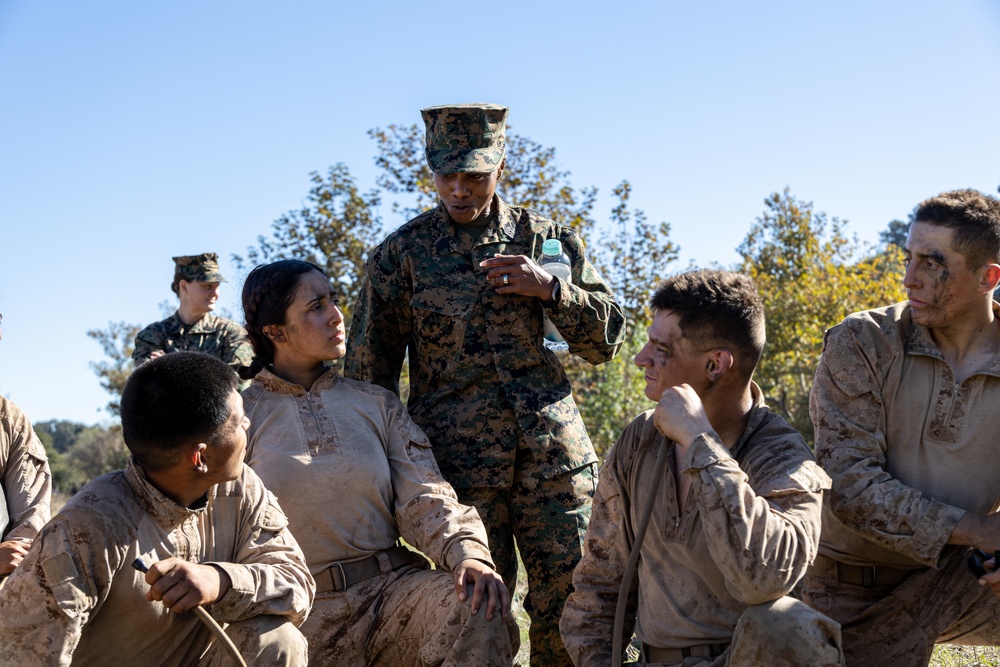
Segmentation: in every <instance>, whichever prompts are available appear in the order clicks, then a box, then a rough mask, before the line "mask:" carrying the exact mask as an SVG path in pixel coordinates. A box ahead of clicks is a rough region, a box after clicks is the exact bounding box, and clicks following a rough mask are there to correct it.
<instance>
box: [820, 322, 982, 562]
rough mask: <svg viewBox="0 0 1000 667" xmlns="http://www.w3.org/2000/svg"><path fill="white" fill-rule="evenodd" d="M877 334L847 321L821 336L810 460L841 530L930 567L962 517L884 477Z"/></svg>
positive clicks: (869, 326)
mask: <svg viewBox="0 0 1000 667" xmlns="http://www.w3.org/2000/svg"><path fill="white" fill-rule="evenodd" d="M876 327H877V325H876V324H874V323H872V322H870V321H868V320H866V319H862V318H857V317H853V316H852V317H851V318H848V319H847V320H845V321H844V323H842V324H840V325H838V326H836V327H833V328H832V329H830V330H829V331H827V333H826V338H825V341H824V345H823V354H822V356H821V357H820V360H819V365H818V366H817V368H816V377H815V380H814V381H813V387H812V391H811V393H810V400H809V414H810V417H811V418H812V422H813V427H814V429H815V433H816V459H817V460H818V461H819V463H820V465H822V466H823V468H824V469H825V470H826V472H827V473H828V474H829V475H830V477H831V479H832V480H833V486H832V489H831V491H830V503H829V504H830V509H831V510H832V511H833V513H834V515H835V516H836V518H837V519H838V520H839V521H840V522H841V523H842V524H843V525H844V526H846V527H847V528H848V529H850V530H852V531H854V532H856V533H858V534H860V535H862V536H863V537H865V538H866V539H868V540H870V541H872V542H874V543H875V544H878V545H880V546H882V547H885V548H888V549H891V550H893V551H897V552H899V553H901V554H904V555H906V556H909V557H910V558H913V559H915V560H917V561H919V562H921V563H924V564H926V565H931V566H936V565H937V563H938V559H939V558H940V556H941V552H942V550H943V548H944V546H945V545H946V544H947V542H948V538H949V537H950V536H951V533H952V531H953V530H954V529H955V526H956V525H957V524H958V522H959V520H960V519H961V518H962V516H963V515H964V514H965V512H964V510H962V509H960V508H957V507H953V506H951V505H946V504H944V503H941V502H939V501H936V500H933V499H932V498H927V497H925V496H924V495H923V493H922V492H921V491H920V490H919V489H915V488H913V487H910V486H907V485H906V484H903V483H902V482H900V481H899V480H897V479H895V478H893V477H892V476H891V475H890V474H889V473H888V471H887V470H886V455H885V452H886V448H887V446H888V445H887V443H886V441H885V433H884V431H883V428H882V427H881V426H880V424H881V422H882V419H883V415H884V411H885V406H884V402H883V398H882V378H881V376H880V375H879V373H878V371H877V366H876V364H875V362H874V357H869V353H870V352H869V351H875V350H878V349H879V347H884V346H879V344H878V343H879V341H878V340H877V339H878V336H877V335H876V333H875V329H876ZM897 353H898V354H903V351H902V350H899V351H898V352H897Z"/></svg>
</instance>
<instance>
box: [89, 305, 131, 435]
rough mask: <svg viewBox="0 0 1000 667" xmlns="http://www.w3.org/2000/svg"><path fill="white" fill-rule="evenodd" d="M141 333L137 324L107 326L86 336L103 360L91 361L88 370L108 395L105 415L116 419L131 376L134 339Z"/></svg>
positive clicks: (92, 330)
mask: <svg viewBox="0 0 1000 667" xmlns="http://www.w3.org/2000/svg"><path fill="white" fill-rule="evenodd" d="M141 330H142V326H141V325H138V324H129V323H128V322H109V323H108V328H107V329H91V330H90V331H88V332H87V336H89V337H90V338H93V339H94V340H96V341H97V342H98V343H99V344H100V346H101V350H102V351H103V352H104V356H105V357H106V359H105V360H102V361H92V362H90V367H91V368H92V369H93V370H94V373H96V374H97V377H98V379H99V380H100V382H101V387H102V388H103V389H104V390H105V391H106V392H108V393H109V394H111V400H110V401H108V405H107V408H106V409H107V411H108V412H109V413H111V415H112V416H114V417H117V416H118V413H119V409H120V408H121V398H122V391H123V390H124V389H125V382H126V381H127V380H128V376H129V375H131V374H132V370H133V369H134V368H135V363H134V362H133V361H132V351H133V350H134V349H135V335H136V334H137V333H139V331H141Z"/></svg>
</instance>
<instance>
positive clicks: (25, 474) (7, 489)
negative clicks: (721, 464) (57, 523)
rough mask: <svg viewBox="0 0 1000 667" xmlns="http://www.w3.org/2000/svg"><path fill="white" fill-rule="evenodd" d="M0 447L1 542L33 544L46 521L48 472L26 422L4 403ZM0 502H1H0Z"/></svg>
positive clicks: (49, 492)
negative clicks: (0, 456)
mask: <svg viewBox="0 0 1000 667" xmlns="http://www.w3.org/2000/svg"><path fill="white" fill-rule="evenodd" d="M0 409H3V414H2V415H0V428H2V430H3V433H0V446H5V447H6V450H7V451H6V452H4V454H5V455H6V456H5V459H6V460H4V462H3V469H2V473H3V477H2V482H3V489H2V490H3V493H2V494H0V496H2V497H3V498H6V507H7V512H8V514H9V519H10V523H9V524H8V525H7V526H6V528H3V527H2V526H0V529H2V530H3V535H2V536H3V539H2V540H0V541H2V542H6V541H8V540H33V539H34V538H35V536H36V535H37V534H38V531H39V530H41V529H42V526H44V525H45V524H46V523H47V522H48V520H49V518H50V513H49V504H50V501H51V499H52V472H51V471H50V470H49V460H48V457H46V455H45V447H44V446H42V443H41V441H40V440H39V439H38V436H37V435H35V431H34V430H33V429H32V428H31V422H30V421H28V418H27V417H26V416H25V415H24V413H23V412H21V411H20V409H18V408H17V407H15V406H14V405H13V404H12V403H10V402H7V401H2V402H0ZM0 499H2V498H0Z"/></svg>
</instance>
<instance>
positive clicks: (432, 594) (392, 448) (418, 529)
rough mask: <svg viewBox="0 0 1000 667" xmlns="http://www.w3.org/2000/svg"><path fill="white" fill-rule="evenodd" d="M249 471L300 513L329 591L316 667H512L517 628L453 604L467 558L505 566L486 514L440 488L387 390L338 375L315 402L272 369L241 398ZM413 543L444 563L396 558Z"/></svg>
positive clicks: (320, 609) (296, 528)
mask: <svg viewBox="0 0 1000 667" xmlns="http://www.w3.org/2000/svg"><path fill="white" fill-rule="evenodd" d="M243 401H244V408H245V410H246V414H247V417H248V418H249V419H250V429H249V431H248V434H247V435H248V445H247V462H248V463H249V465H250V466H251V467H252V468H254V469H255V470H257V471H258V472H259V474H260V476H261V479H263V480H264V483H265V484H267V487H268V488H269V489H271V490H272V491H274V493H275V494H276V495H277V497H278V499H279V501H280V502H281V504H282V506H283V507H284V508H285V510H286V511H287V512H288V520H289V527H290V528H291V530H292V532H293V533H294V534H295V535H297V536H298V539H299V544H300V545H301V546H302V551H303V553H305V556H306V560H307V562H308V563H309V569H310V570H311V571H312V573H313V575H314V576H315V578H316V581H317V594H316V600H315V601H314V603H313V608H312V611H311V612H310V615H309V619H308V620H307V621H306V622H305V624H304V625H303V626H302V632H303V634H304V635H305V636H306V638H307V639H308V640H309V654H310V662H311V663H312V664H315V665H324V666H329V667H333V666H335V665H343V666H344V667H359V666H361V665H386V666H387V667H388V666H392V667H396V666H398V665H417V664H419V665H439V664H440V665H450V666H452V667H459V666H461V665H465V666H468V667H489V666H491V665H493V666H496V667H502V666H504V665H510V663H511V660H512V646H511V644H512V642H513V643H514V650H516V646H517V643H518V642H519V637H518V630H517V627H516V623H515V622H514V620H513V618H510V620H509V623H505V621H504V619H502V618H501V616H500V614H499V613H496V615H495V616H494V617H493V618H492V619H491V620H486V605H485V603H484V604H483V606H482V607H481V608H480V610H479V612H478V614H477V615H475V616H473V615H471V614H470V613H469V608H470V601H471V598H470V600H467V601H465V602H463V601H460V600H459V599H458V596H457V595H456V594H455V583H454V576H453V575H452V574H451V572H452V571H453V570H454V569H455V567H457V566H458V564H459V563H461V562H462V561H464V560H466V559H477V560H480V561H483V562H485V563H487V564H489V565H491V566H492V565H493V562H492V560H491V559H490V552H489V547H488V546H487V541H486V529H485V528H484V527H483V524H482V522H481V521H480V520H479V516H478V515H477V514H476V510H475V509H473V508H471V507H467V506H464V505H460V504H459V503H458V499H457V498H456V496H455V492H454V491H453V490H452V488H451V486H449V485H448V483H447V482H445V481H444V479H443V478H442V477H441V473H440V471H439V470H438V467H437V463H435V461H434V457H433V456H432V455H431V451H430V442H429V441H428V439H427V436H426V435H425V434H424V433H423V431H421V430H420V428H419V427H417V426H416V425H415V424H414V423H413V421H412V420H411V419H410V417H409V416H408V415H407V414H406V408H404V407H403V404H402V403H400V402H399V398H397V397H396V395H395V394H393V393H392V392H390V391H387V390H386V389H384V388H382V387H378V386H375V385H371V384H368V383H364V382H357V381H355V380H351V379H348V378H341V377H339V376H338V372H337V370H336V369H335V368H331V369H330V370H328V371H327V373H326V374H325V375H323V376H322V377H320V378H319V379H317V380H316V382H315V383H314V384H313V386H312V387H310V389H309V390H308V391H306V390H305V389H303V388H302V387H300V386H299V385H297V384H294V383H291V382H286V381H285V380H282V379H281V378H279V377H277V376H275V375H274V374H273V373H271V372H270V371H268V370H266V369H265V370H262V371H261V372H260V373H259V374H258V375H257V376H256V377H255V378H254V382H253V385H252V386H251V387H250V388H249V389H247V390H246V391H245V392H243ZM400 537H402V538H403V539H405V540H406V542H407V544H411V545H413V546H414V547H415V548H417V549H420V551H421V552H422V553H424V554H425V555H426V556H427V557H429V558H431V559H432V560H434V561H435V562H436V563H437V564H438V566H439V567H438V569H436V570H428V569H426V567H427V562H426V560H425V559H423V558H420V557H417V558H413V557H410V558H408V559H400V560H399V561H398V565H397V566H396V567H395V568H393V567H391V566H392V563H391V562H390V561H389V554H390V553H391V550H392V549H393V547H394V545H395V544H396V542H397V540H399V538H400ZM372 558H375V559H377V562H378V564H379V567H378V568H374V569H373V570H372V571H370V574H371V576H369V577H367V578H365V579H360V580H359V581H356V582H351V584H350V585H348V586H347V588H346V590H336V588H335V587H334V586H332V585H330V584H329V582H332V575H331V573H330V570H331V568H337V567H339V566H342V565H343V564H345V563H346V564H351V563H357V562H359V561H364V560H365V559H372Z"/></svg>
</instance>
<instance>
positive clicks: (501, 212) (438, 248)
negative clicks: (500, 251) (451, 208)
mask: <svg viewBox="0 0 1000 667" xmlns="http://www.w3.org/2000/svg"><path fill="white" fill-rule="evenodd" d="M493 205H494V206H495V207H496V210H497V215H496V219H495V220H494V221H493V222H491V223H490V224H489V225H487V226H486V229H484V230H483V234H482V236H480V237H479V240H478V241H476V243H475V245H477V246H479V245H485V244H489V243H510V242H511V241H513V240H514V235H515V234H516V233H517V220H516V219H515V218H514V212H513V211H512V210H511V208H510V206H508V205H507V204H506V202H504V200H502V199H500V195H497V194H495V195H493ZM431 215H432V216H433V217H434V223H435V227H436V228H437V231H438V238H437V240H436V241H435V242H434V251H435V252H436V253H437V254H440V255H445V254H463V253H464V252H465V251H466V248H465V247H463V246H466V245H467V244H466V242H465V241H463V239H461V236H460V235H459V234H458V229H456V225H455V223H454V222H452V219H451V216H449V215H448V212H447V211H446V210H445V208H444V203H442V202H438V205H437V208H435V209H434V210H433V211H432V212H431Z"/></svg>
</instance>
